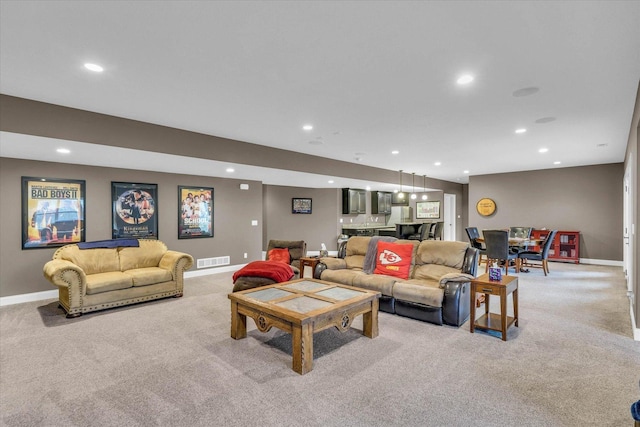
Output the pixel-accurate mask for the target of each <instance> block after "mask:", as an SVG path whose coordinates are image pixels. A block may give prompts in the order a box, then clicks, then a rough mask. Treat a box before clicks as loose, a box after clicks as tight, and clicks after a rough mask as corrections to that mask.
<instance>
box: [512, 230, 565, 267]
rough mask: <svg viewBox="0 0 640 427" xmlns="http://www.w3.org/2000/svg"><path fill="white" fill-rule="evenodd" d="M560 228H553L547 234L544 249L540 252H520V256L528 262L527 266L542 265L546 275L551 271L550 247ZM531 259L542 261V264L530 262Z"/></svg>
mask: <svg viewBox="0 0 640 427" xmlns="http://www.w3.org/2000/svg"><path fill="white" fill-rule="evenodd" d="M557 232H558V230H551V232H550V233H549V234H548V235H547V238H546V239H545V241H544V243H543V244H542V250H541V251H540V252H537V251H523V252H520V253H519V254H518V258H519V259H520V260H523V261H525V260H526V262H527V266H529V267H542V270H543V271H544V275H545V276H546V275H547V274H548V273H549V263H548V261H547V260H548V258H549V249H550V248H551V244H552V243H553V239H555V237H556V233H557ZM529 261H540V263H541V264H540V265H536V264H530V263H529Z"/></svg>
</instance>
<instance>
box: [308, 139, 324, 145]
mask: <svg viewBox="0 0 640 427" xmlns="http://www.w3.org/2000/svg"><path fill="white" fill-rule="evenodd" d="M309 144H311V145H322V144H324V141H322V140H320V139H312V140H311V141H309Z"/></svg>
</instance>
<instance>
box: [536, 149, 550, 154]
mask: <svg viewBox="0 0 640 427" xmlns="http://www.w3.org/2000/svg"><path fill="white" fill-rule="evenodd" d="M547 151H549V149H548V148H541V149H539V150H538V153H546V152H547Z"/></svg>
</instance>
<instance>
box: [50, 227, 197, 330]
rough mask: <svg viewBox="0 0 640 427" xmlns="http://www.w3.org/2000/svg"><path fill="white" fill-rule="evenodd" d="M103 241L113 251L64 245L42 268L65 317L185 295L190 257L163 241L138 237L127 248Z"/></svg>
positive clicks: (106, 248) (105, 248) (190, 263)
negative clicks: (185, 279)
mask: <svg viewBox="0 0 640 427" xmlns="http://www.w3.org/2000/svg"><path fill="white" fill-rule="evenodd" d="M104 242H105V245H106V246H112V247H93V248H90V249H81V248H80V247H81V246H82V245H83V244H71V245H66V246H63V247H61V248H58V250H56V252H55V253H54V254H53V259H52V260H51V261H49V262H47V263H46V264H45V265H44V268H43V273H44V276H45V277H46V278H47V280H49V281H50V282H51V283H52V284H53V285H54V286H57V287H58V295H59V302H60V305H61V306H62V308H63V309H64V310H65V311H66V312H67V317H77V316H81V315H82V314H83V313H87V312H90V311H95V310H103V309H106V308H111V307H118V306H122V305H127V304H134V303H138V302H142V301H150V300H154V299H158V298H166V297H181V296H182V292H183V284H184V272H185V270H188V269H189V268H191V266H192V265H193V257H192V256H191V255H189V254H186V253H182V252H176V251H170V250H168V249H167V246H166V245H165V244H164V243H163V242H161V241H159V240H147V239H140V240H138V241H136V242H134V245H132V246H126V247H121V246H117V245H118V243H117V241H104ZM113 242H115V243H113ZM96 246H100V245H96Z"/></svg>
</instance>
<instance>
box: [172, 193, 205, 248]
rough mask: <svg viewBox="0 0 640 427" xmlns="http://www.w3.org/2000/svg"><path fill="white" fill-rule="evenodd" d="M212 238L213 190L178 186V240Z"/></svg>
mask: <svg viewBox="0 0 640 427" xmlns="http://www.w3.org/2000/svg"><path fill="white" fill-rule="evenodd" d="M203 237H213V188H211V187H192V186H182V185H179V186H178V239H198V238H203Z"/></svg>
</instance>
